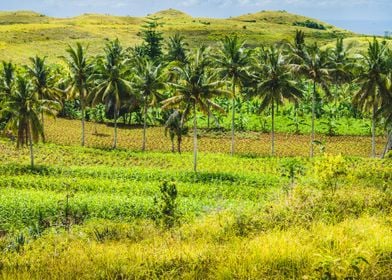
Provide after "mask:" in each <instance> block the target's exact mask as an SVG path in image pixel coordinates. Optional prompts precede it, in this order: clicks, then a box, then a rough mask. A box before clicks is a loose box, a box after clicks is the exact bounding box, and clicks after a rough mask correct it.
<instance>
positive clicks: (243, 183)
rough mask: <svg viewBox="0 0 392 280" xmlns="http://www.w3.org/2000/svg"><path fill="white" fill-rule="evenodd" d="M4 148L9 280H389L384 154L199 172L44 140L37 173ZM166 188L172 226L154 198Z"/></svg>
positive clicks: (389, 199) (389, 173)
mask: <svg viewBox="0 0 392 280" xmlns="http://www.w3.org/2000/svg"><path fill="white" fill-rule="evenodd" d="M0 148H1V149H0V155H1V157H0V236H1V237H0V251H1V252H2V254H1V255H0V264H1V265H0V275H1V278H3V279H15V278H21V279H22V278H25V279H26V278H29V279H70V278H83V279H135V278H137V279H151V278H153V279H287V278H290V279H301V278H304V279H320V278H323V279H329V278H328V277H329V276H331V277H337V278H338V279H342V278H344V277H353V278H354V279H390V278H391V277H392V267H391V263H392V262H391V261H392V238H391V235H390V232H391V229H392V220H391V214H392V192H391V186H392V164H391V160H390V159H385V160H377V159H368V158H354V157H350V158H341V157H335V156H329V157H318V158H316V159H313V160H310V159H308V158H304V157H298V158H295V159H293V158H270V157H266V158H262V157H255V158H248V157H243V156H235V157H231V156H229V155H225V154H216V153H202V154H201V155H200V162H199V167H200V172H199V173H198V174H194V173H193V172H192V164H191V162H192V155H191V154H190V153H184V154H183V155H175V154H170V153H162V152H148V153H140V152H132V151H128V150H125V149H124V150H116V151H113V150H103V149H94V148H79V147H69V146H61V145H55V144H41V145H39V146H38V147H37V150H36V161H37V164H38V166H37V167H36V168H35V169H31V168H29V166H28V163H29V159H28V151H27V149H22V150H20V151H16V150H15V148H14V146H13V145H12V144H11V143H9V142H8V141H6V140H0ZM293 160H295V161H296V162H297V164H299V165H300V166H301V167H302V170H303V173H301V174H302V175H301V174H297V176H296V179H295V183H294V185H292V184H291V183H290V179H289V178H287V177H285V176H283V175H284V174H286V173H287V166H289V165H290V163H292V162H293ZM337 163H339V166H341V167H342V169H341V170H343V172H341V173H339V174H340V175H336V176H332V177H331V173H330V171H329V170H333V166H335V165H336V164H337ZM317 166H323V168H321V170H320V168H317ZM326 178H327V179H326ZM164 180H168V181H171V182H174V183H175V184H176V186H177V189H178V200H177V205H178V208H177V210H176V211H177V215H178V216H177V217H178V219H177V223H176V225H175V227H174V228H172V229H165V228H163V227H161V226H160V224H159V223H158V220H157V219H158V218H157V217H159V216H158V215H157V211H158V210H157V207H156V205H155V203H154V199H155V197H157V195H158V194H159V187H160V185H161V184H162V182H163V181H164ZM330 183H331V184H330ZM332 186H334V188H332ZM67 198H68V204H67V203H66V201H67ZM66 212H68V216H66V215H65V213H66ZM65 217H68V220H65ZM65 221H69V222H70V224H71V226H70V229H69V231H68V230H67V227H66V226H65V225H66V224H64V223H65Z"/></svg>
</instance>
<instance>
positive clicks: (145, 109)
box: [142, 98, 147, 152]
mask: <svg viewBox="0 0 392 280" xmlns="http://www.w3.org/2000/svg"><path fill="white" fill-rule="evenodd" d="M143 115H144V116H143V118H144V120H143V145H142V151H143V152H144V151H145V150H146V131H147V99H146V98H145V99H144V112H143Z"/></svg>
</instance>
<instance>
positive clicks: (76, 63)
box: [66, 43, 93, 146]
mask: <svg viewBox="0 0 392 280" xmlns="http://www.w3.org/2000/svg"><path fill="white" fill-rule="evenodd" d="M67 53H68V58H67V60H66V61H67V64H68V67H69V71H70V77H69V82H70V85H69V87H68V88H67V89H66V91H67V92H68V94H69V96H70V97H73V98H74V97H76V96H77V97H79V100H80V109H81V113H82V146H84V144H85V129H84V122H85V107H86V98H87V96H88V93H89V85H88V84H89V81H90V78H91V75H92V72H93V64H92V63H91V62H90V60H89V57H88V56H87V47H83V46H82V44H80V43H76V47H75V48H73V47H71V46H69V47H68V49H67Z"/></svg>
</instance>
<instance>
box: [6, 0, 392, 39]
mask: <svg viewBox="0 0 392 280" xmlns="http://www.w3.org/2000/svg"><path fill="white" fill-rule="evenodd" d="M168 8H174V9H179V10H181V11H184V12H186V13H188V14H191V15H192V16H203V17H219V18H226V17H230V16H238V15H241V14H245V13H254V12H258V11H261V10H286V11H288V12H291V13H296V14H300V15H304V16H309V17H313V18H317V19H320V20H323V21H326V22H328V23H331V24H334V25H336V26H338V27H342V28H345V29H349V30H352V31H355V32H358V33H364V34H375V35H384V32H385V31H392V0H318V1H317V0H316V1H314V0H279V1H278V0H0V10H33V11H36V12H39V13H43V14H45V15H48V16H54V17H70V16H77V15H80V14H83V13H104V14H112V15H130V16H145V15H147V14H151V13H154V12H157V11H160V10H163V9H168Z"/></svg>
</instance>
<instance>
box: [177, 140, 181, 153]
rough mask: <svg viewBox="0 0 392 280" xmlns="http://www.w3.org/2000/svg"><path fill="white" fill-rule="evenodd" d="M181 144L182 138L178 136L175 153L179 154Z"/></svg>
mask: <svg viewBox="0 0 392 280" xmlns="http://www.w3.org/2000/svg"><path fill="white" fill-rule="evenodd" d="M181 142H182V136H181V135H178V136H177V151H178V153H179V154H181Z"/></svg>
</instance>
